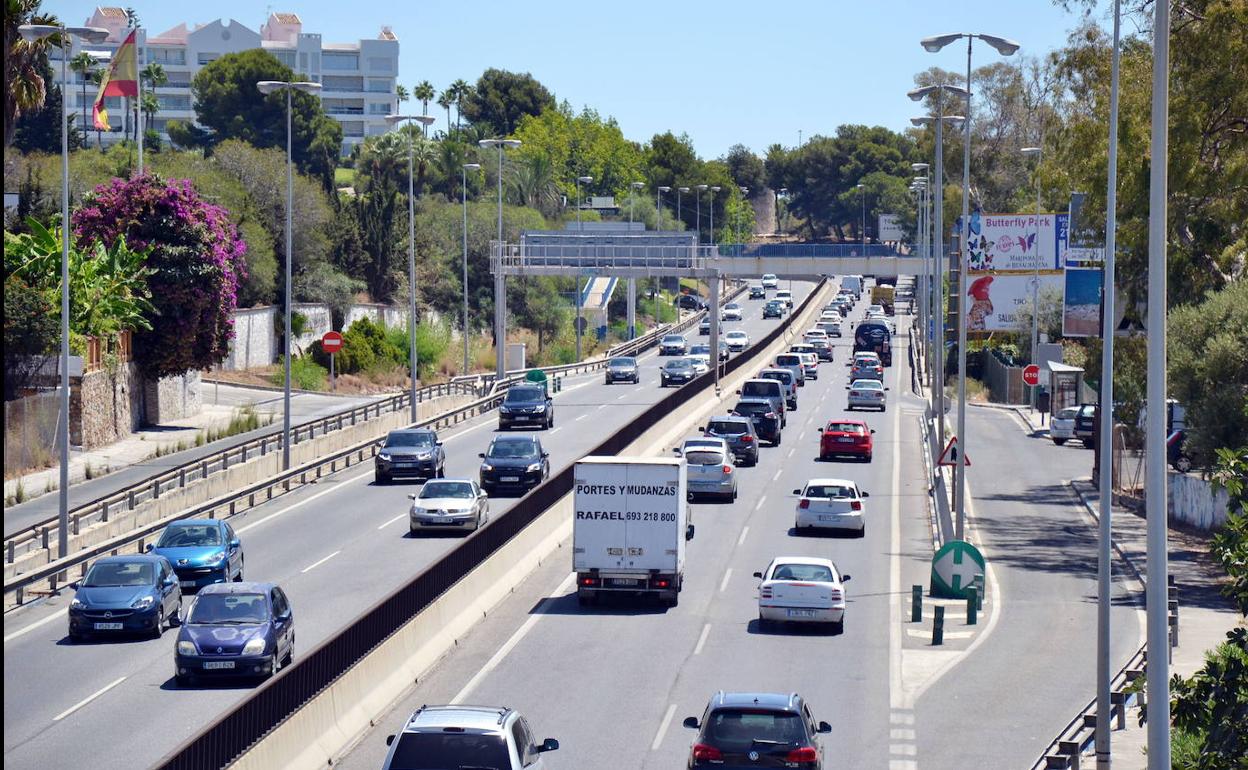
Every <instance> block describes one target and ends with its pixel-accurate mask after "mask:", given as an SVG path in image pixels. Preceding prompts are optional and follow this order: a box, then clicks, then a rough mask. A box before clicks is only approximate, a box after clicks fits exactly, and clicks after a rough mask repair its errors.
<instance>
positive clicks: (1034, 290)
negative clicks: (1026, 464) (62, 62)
mask: <svg viewBox="0 0 1248 770" xmlns="http://www.w3.org/2000/svg"><path fill="white" fill-rule="evenodd" d="M1022 153H1023V155H1026V156H1028V157H1030V156H1032V155H1034V156H1036V247H1035V251H1033V252H1032V255H1031V258H1032V260H1033V262H1032V267H1033V269H1032V272H1031V355H1030V356H1029V358H1030V359H1031V362H1032V363H1033V364H1039V363H1040V362H1039V361H1038V360H1037V359H1036V346H1037V345H1039V344H1040V161H1041V159H1042V157H1043V153H1044V149H1043V148H1041V147H1024V148H1023V150H1022ZM1039 387H1040V386H1039V385H1033V386H1031V408H1032V409H1035V408H1036V391H1037V390H1038V389H1039Z"/></svg>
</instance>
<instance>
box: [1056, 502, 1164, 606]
mask: <svg viewBox="0 0 1248 770" xmlns="http://www.w3.org/2000/svg"><path fill="white" fill-rule="evenodd" d="M1066 486H1067V488H1069V489H1070V491H1071V493H1072V494H1074V496H1075V497H1076V498H1077V499H1078V500H1079V502H1080V503H1081V504H1082V505H1083V507H1084V510H1086V511H1087V512H1088V515H1089V516H1091V517H1092V520H1093V521H1095V522H1096V523H1097V524H1098V525H1099V524H1100V522H1101V517H1100V516H1099V515H1098V514H1097V512H1096V509H1095V508H1093V507H1092V503H1091V502H1089V500H1088V498H1087V497H1086V496H1085V495H1084V494H1083V492H1082V491H1081V490H1080V489H1079V487H1077V486H1075V482H1074V479H1071V480H1069V481H1067V482H1066ZM1110 515H1111V516H1112V515H1113V514H1112V513H1111V514H1110ZM1109 543H1110V545H1111V546H1113V549H1114V551H1115V552H1116V553H1117V554H1118V558H1120V559H1122V563H1123V564H1126V565H1127V569H1129V570H1130V571H1131V574H1132V575H1134V576H1135V579H1136V580H1138V581H1139V582H1140V584H1141V585H1146V581H1145V579H1144V573H1143V572H1142V571H1141V570H1140V568H1139V567H1137V566H1135V562H1133V561H1131V558H1130V557H1128V556H1127V552H1126V551H1124V550H1123V549H1122V547H1121V546H1120V545H1118V541H1117V539H1115V538H1114V537H1113V536H1112V530H1111V537H1110V539H1109Z"/></svg>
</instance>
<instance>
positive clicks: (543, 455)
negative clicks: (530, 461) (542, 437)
mask: <svg viewBox="0 0 1248 770" xmlns="http://www.w3.org/2000/svg"><path fill="white" fill-rule="evenodd" d="M542 457H543V458H547V457H550V452H547V451H545V450H542Z"/></svg>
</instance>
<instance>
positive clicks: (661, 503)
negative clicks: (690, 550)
mask: <svg viewBox="0 0 1248 770" xmlns="http://www.w3.org/2000/svg"><path fill="white" fill-rule="evenodd" d="M679 470H680V467H679V466H675V465H657V464H656V465H650V464H637V465H629V466H628V481H627V486H626V489H625V490H624V491H625V494H626V495H627V496H628V501H627V503H626V505H625V510H626V511H628V521H627V522H626V524H627V555H626V557H625V560H624V566H625V567H627V568H628V569H637V570H659V571H660V572H674V571H675V570H676V568H677V566H678V563H679V557H680V550H679V546H680V544H683V543H684V522H683V517H682V516H681V515H680V510H681V507H682V506H683V505H684V502H685V501H684V499H683V498H681V497H680V484H679V475H678V471H679Z"/></svg>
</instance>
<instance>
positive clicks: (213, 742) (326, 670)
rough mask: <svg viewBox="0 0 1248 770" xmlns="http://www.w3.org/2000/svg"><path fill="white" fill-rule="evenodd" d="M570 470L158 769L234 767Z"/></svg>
mask: <svg viewBox="0 0 1248 770" xmlns="http://www.w3.org/2000/svg"><path fill="white" fill-rule="evenodd" d="M820 286H822V282H821V283H820ZM817 291H818V290H817V289H816V291H813V292H811V294H810V295H808V296H807V297H806V299H805V300H804V301H803V302H802V303H801V304H800V305H799V306H798V307H797V308H796V309H795V310H794V311H793V313H792V314H791V315H790V316H789V320H786V321H785V323H784V324H781V325H779V326H776V327H775V328H774V329H772V330H771V331H770V332H768V333H767V334H766V335H765V336H764V337H763V338H762V339H761V340H760V341H759V342H758V344H756V345H755V346H753V347H752V348H750V350H749V351H747V352H746V353H744V354H742V355H740V356H738V357H737V358H734V359H732V360H730V361H729V362H728V363H727V364H726V365H725V367H724V368H725V372H726V373H731V372H733V371H736V370H737V369H739V368H741V367H743V366H746V365H748V364H751V363H752V362H753V359H754V358H756V357H757V356H758V354H759V353H761V352H762V351H763V350H765V349H766V348H767V346H768V345H770V344H771V343H772V342H774V341H775V340H776V339H777V338H778V337H779V336H780V335H781V334H783V333H784V331H785V329H786V328H787V326H788V324H789V323H790V322H791V319H792V318H794V317H796V316H797V315H799V314H800V313H801V312H802V311H803V310H804V309H805V308H806V306H807V305H808V304H809V303H810V302H811V301H812V300H813V298H814V297H815V295H816V294H817ZM713 386H714V379H713V377H712V375H711V373H707V374H703V375H701V376H700V377H699V378H698V379H696V380H694V381H693V382H692V383H690V384H689V385H686V386H685V387H683V388H678V389H677V390H675V391H672V392H671V393H670V394H669V395H667V396H666V397H665V398H663V399H662V400H661V401H659V402H658V403H657V404H655V405H654V406H652V407H650V408H649V409H647V410H646V411H645V412H643V413H642V414H641V415H640V416H638V417H637V418H636V419H634V420H632V421H630V422H629V423H628V424H627V425H625V426H624V427H623V428H621V429H620V430H619V431H617V432H616V433H614V434H613V435H611V436H609V437H608V438H607V439H606V440H604V441H603V442H602V443H600V444H598V445H597V446H596V447H594V448H593V449H592V450H591V451H590V452H589V453H588V454H589V455H615V454H618V453H619V452H620V451H621V450H622V449H624V448H625V447H627V446H628V445H629V444H630V443H632V442H633V441H634V440H636V439H637V438H638V437H639V436H641V435H642V434H643V433H645V432H646V431H647V430H649V429H650V428H652V427H653V426H654V425H656V424H657V423H658V422H659V421H660V420H662V419H664V418H666V417H668V416H669V415H670V414H671V413H672V412H674V411H676V410H678V409H680V408H681V407H682V406H683V405H685V404H687V403H688V402H689V400H690V398H691V397H694V396H696V395H698V394H700V393H702V392H704V391H706V390H708V389H709V388H711V387H713ZM573 468H574V465H572V464H569V465H568V466H567V467H566V468H564V469H563V470H562V471H560V472H559V473H557V474H555V475H554V476H552V477H551V478H550V479H549V480H547V481H546V482H545V483H544V484H542V485H541V486H539V487H537V488H536V489H534V490H533V491H532V492H529V493H528V494H527V495H525V496H524V497H523V498H522V499H520V500H519V501H517V502H516V504H515V505H514V506H512V507H511V509H510V510H508V511H507V512H505V513H503V514H501V515H500V516H498V517H497V518H495V519H494V520H493V521H492V522H491V523H490V526H488V527H485V528H484V529H480V530H477V531H476V532H474V533H472V534H471V535H469V536H468V537H467V538H466V539H465V540H464V541H462V542H461V543H460V544H459V545H457V546H456V547H454V548H452V549H451V550H450V551H448V552H446V553H444V554H443V555H442V556H441V557H439V558H438V559H437V561H435V562H434V563H432V564H430V565H429V566H428V567H426V568H425V570H424V571H422V572H421V573H420V574H418V575H417V576H416V577H415V578H413V579H412V580H411V581H410V582H408V583H407V584H406V585H404V586H402V587H400V588H399V589H397V590H396V591H394V592H393V593H392V594H390V595H389V596H387V597H385V598H384V599H381V600H380V601H378V602H377V603H375V604H374V605H373V606H372V607H370V608H369V609H367V610H365V611H364V613H363V614H361V615H360V616H359V617H358V618H356V619H355V620H354V621H352V622H351V623H350V624H349V625H347V626H346V627H345V628H343V629H342V630H340V631H339V632H338V633H336V634H334V635H333V636H332V637H330V638H328V639H326V640H325V641H323V642H321V644H319V645H318V646H317V647H316V648H314V649H312V650H311V651H309V652H308V653H307V654H306V655H305V656H303V657H302V658H300V659H299V660H298V661H296V662H295V663H294V665H292V666H291V667H290V668H288V669H286V670H284V671H283V672H282V674H281V675H280V676H276V677H273V678H272V679H270V680H269V681H267V682H265V683H264V684H263V685H261V686H260V687H259V688H258V689H257V690H255V691H254V692H253V693H251V695H249V696H248V697H247V698H246V699H244V700H243V701H242V702H241V703H239V704H238V705H236V706H235V707H234V708H233V709H231V710H230V711H228V712H227V713H225V714H222V715H221V716H219V717H217V719H215V720H214V721H213V722H212V723H210V724H209V725H207V726H206V727H205V728H204V729H203V730H201V731H200V732H199V733H198V734H197V735H194V736H192V737H191V738H190V739H188V740H187V741H186V742H185V743H183V744H182V745H181V746H179V747H178V748H176V749H174V750H173V751H172V752H171V753H170V754H168V755H166V756H165V757H164V758H163V759H161V761H160V762H159V763H158V767H162V768H168V769H169V770H183V769H185V770H201V769H202V768H208V767H224V766H225V765H228V764H229V763H230V762H232V761H234V759H236V758H237V757H238V756H239V755H240V754H242V753H243V752H244V751H246V750H247V749H248V748H249V747H250V746H252V745H253V744H254V743H255V742H256V741H258V740H260V739H261V738H263V737H264V736H265V735H266V734H267V733H268V732H269V731H271V730H272V729H273V728H275V727H276V726H277V725H279V724H280V723H281V722H282V721H283V720H285V719H286V718H287V717H288V716H290V715H291V714H292V713H294V712H295V711H297V710H298V709H299V708H300V707H301V706H302V705H303V704H305V703H307V702H308V701H309V700H311V699H312V698H313V697H314V696H316V694H317V693H319V692H321V691H322V690H323V689H325V688H326V687H328V686H330V685H331V684H333V682H334V681H335V680H336V679H338V677H340V676H342V675H343V673H345V672H346V671H347V670H348V669H349V668H351V667H352V666H354V665H355V664H356V663H357V662H358V661H360V660H361V659H362V658H364V657H365V656H366V655H368V653H369V652H370V651H372V650H373V649H375V648H376V647H377V645H379V644H381V643H382V642H384V641H385V640H386V639H387V638H388V637H390V636H391V635H392V634H394V633H396V632H397V631H398V630H399V629H401V628H402V627H403V626H404V625H405V624H406V623H407V622H408V621H410V620H411V619H412V618H413V617H415V616H416V615H417V614H419V613H420V612H421V611H422V610H423V609H425V608H426V607H428V606H429V605H430V604H431V603H433V601H434V600H435V599H437V598H438V596H440V595H441V594H442V593H443V592H445V591H446V590H447V589H448V588H450V586H452V585H453V584H454V583H455V582H457V581H458V580H460V579H462V578H463V577H464V576H465V575H467V574H468V573H469V572H470V571H472V569H473V568H475V567H476V566H477V565H478V564H480V563H481V562H482V561H484V560H485V559H486V558H488V557H489V556H490V555H492V554H493V553H495V552H496V551H498V550H499V549H500V548H502V547H503V545H505V544H506V543H507V542H508V541H510V540H511V539H512V538H513V537H515V536H516V534H517V533H519V532H520V531H521V530H523V529H524V528H525V527H527V526H528V525H529V524H530V523H532V522H533V521H534V520H535V519H537V517H538V516H540V515H541V514H542V513H544V512H545V511H546V510H547V509H548V508H550V507H551V506H552V505H554V504H555V503H556V502H558V501H559V499H560V498H562V497H563V496H564V495H566V494H568V493H569V492H570V491H571V490H572V475H573Z"/></svg>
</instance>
